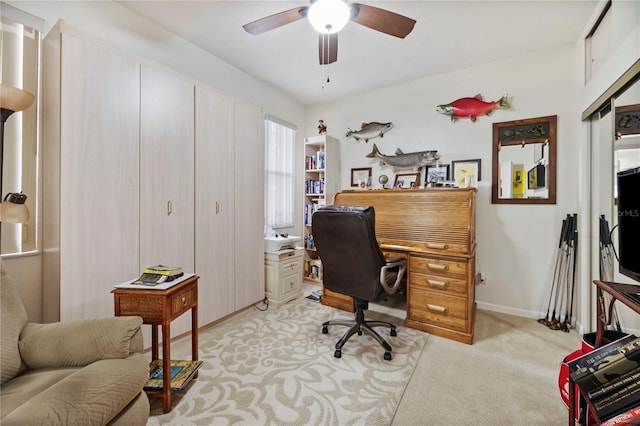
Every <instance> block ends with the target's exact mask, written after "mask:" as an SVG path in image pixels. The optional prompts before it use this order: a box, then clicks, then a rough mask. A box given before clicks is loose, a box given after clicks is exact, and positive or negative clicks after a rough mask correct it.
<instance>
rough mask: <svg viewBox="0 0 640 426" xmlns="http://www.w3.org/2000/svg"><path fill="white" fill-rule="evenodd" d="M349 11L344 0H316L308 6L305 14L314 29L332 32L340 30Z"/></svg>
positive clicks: (345, 21) (346, 20)
mask: <svg viewBox="0 0 640 426" xmlns="http://www.w3.org/2000/svg"><path fill="white" fill-rule="evenodd" d="M350 15H351V13H350V12H349V6H347V3H346V2H345V1H344V0H317V1H316V2H315V3H313V4H312V5H311V7H309V12H308V14H307V16H308V17H309V22H311V25H313V28H315V29H316V31H318V32H320V33H323V34H333V33H337V32H338V31H340V30H341V29H342V28H344V26H345V25H346V24H347V22H348V21H349V17H350Z"/></svg>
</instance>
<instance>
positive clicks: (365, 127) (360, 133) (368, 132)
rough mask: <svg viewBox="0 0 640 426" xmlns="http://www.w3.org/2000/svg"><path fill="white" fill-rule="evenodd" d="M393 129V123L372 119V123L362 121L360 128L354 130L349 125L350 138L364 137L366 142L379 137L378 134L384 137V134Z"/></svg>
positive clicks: (348, 134)
mask: <svg viewBox="0 0 640 426" xmlns="http://www.w3.org/2000/svg"><path fill="white" fill-rule="evenodd" d="M391 129H393V123H378V122H376V121H372V122H371V123H362V126H360V130H356V131H353V130H351V129H350V128H348V127H347V134H346V135H345V136H346V137H348V138H354V139H355V140H357V141H359V140H360V139H364V141H365V142H369V139H373V138H377V137H378V136H380V137H384V134H385V133H387V132H388V131H389V130H391Z"/></svg>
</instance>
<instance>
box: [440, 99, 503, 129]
mask: <svg viewBox="0 0 640 426" xmlns="http://www.w3.org/2000/svg"><path fill="white" fill-rule="evenodd" d="M509 108H511V106H510V105H509V102H508V100H507V95H504V96H503V97H501V98H500V99H499V100H497V101H494V102H485V101H483V100H482V95H480V94H478V95H475V96H474V97H473V98H460V99H458V100H456V101H453V102H451V103H450V104H443V105H438V106H437V107H436V111H438V112H439V113H441V114H445V115H450V116H451V121H452V122H454V121H456V120H457V119H458V118H460V117H469V118H470V119H471V121H473V122H475V121H476V117H477V116H479V115H489V114H490V113H491V111H493V110H494V109H509Z"/></svg>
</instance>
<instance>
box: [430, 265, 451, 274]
mask: <svg viewBox="0 0 640 426" xmlns="http://www.w3.org/2000/svg"><path fill="white" fill-rule="evenodd" d="M427 266H428V267H429V269H431V270H434V271H442V272H444V271H446V270H447V269H449V265H438V264H435V263H429V264H427Z"/></svg>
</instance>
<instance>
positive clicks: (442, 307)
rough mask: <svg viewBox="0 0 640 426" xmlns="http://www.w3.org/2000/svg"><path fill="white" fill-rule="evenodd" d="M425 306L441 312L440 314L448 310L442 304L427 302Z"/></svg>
mask: <svg viewBox="0 0 640 426" xmlns="http://www.w3.org/2000/svg"><path fill="white" fill-rule="evenodd" d="M427 308H428V309H429V310H430V311H433V312H438V313H441V314H446V313H447V312H448V311H449V309H447V308H445V307H444V306H438V305H431V304H428V303H427Z"/></svg>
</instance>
